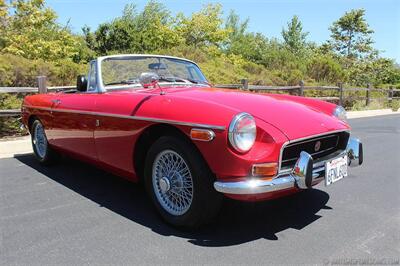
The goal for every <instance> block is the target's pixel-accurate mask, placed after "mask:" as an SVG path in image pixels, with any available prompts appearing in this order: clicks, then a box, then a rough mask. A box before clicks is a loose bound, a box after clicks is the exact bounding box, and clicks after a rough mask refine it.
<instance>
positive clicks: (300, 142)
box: [286, 133, 338, 147]
mask: <svg viewBox="0 0 400 266" xmlns="http://www.w3.org/2000/svg"><path fill="white" fill-rule="evenodd" d="M332 134H334V133H332ZM329 135H330V134H327V135H326V136H325V135H323V136H320V137H310V138H307V139H305V140H302V141H294V142H292V143H290V144H288V145H287V146H286V147H288V146H292V145H298V144H303V143H307V142H310V141H315V140H319V139H324V138H326V137H329ZM332 137H337V136H335V135H332ZM337 142H338V141H336V144H337Z"/></svg>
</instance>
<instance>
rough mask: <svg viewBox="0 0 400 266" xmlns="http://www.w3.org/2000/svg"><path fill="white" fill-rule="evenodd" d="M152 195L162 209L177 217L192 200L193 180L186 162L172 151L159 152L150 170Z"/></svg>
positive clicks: (187, 208) (185, 210)
mask: <svg viewBox="0 0 400 266" xmlns="http://www.w3.org/2000/svg"><path fill="white" fill-rule="evenodd" d="M152 183H153V188H154V193H155V195H156V197H157V200H158V202H159V203H160V205H161V206H162V208H163V209H164V210H165V211H167V212H168V213H170V214H172V215H175V216H179V215H183V214H185V213H186V212H187V211H188V210H189V208H190V206H191V204H192V200H193V192H194V191H193V179H192V174H191V172H190V169H189V166H188V165H187V163H186V161H185V160H184V159H183V158H182V157H181V156H180V155H179V154H178V153H176V152H175V151H173V150H164V151H162V152H160V153H159V154H158V155H157V156H156V158H155V160H154V162H153V169H152Z"/></svg>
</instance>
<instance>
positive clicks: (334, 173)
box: [325, 155, 347, 186]
mask: <svg viewBox="0 0 400 266" xmlns="http://www.w3.org/2000/svg"><path fill="white" fill-rule="evenodd" d="M345 176H347V155H345V156H343V157H339V158H335V159H333V160H331V161H329V162H326V163H325V185H326V186H329V185H330V184H332V183H335V182H336V181H338V180H340V179H342V178H343V177H345Z"/></svg>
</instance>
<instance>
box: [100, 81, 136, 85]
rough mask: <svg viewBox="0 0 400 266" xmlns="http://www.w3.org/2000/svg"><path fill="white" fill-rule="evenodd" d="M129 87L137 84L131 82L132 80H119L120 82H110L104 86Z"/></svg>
mask: <svg viewBox="0 0 400 266" xmlns="http://www.w3.org/2000/svg"><path fill="white" fill-rule="evenodd" d="M119 84H122V85H131V84H137V82H136V81H132V80H120V81H114V82H110V83H107V84H105V85H106V86H110V85H119Z"/></svg>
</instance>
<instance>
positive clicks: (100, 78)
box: [96, 54, 207, 93]
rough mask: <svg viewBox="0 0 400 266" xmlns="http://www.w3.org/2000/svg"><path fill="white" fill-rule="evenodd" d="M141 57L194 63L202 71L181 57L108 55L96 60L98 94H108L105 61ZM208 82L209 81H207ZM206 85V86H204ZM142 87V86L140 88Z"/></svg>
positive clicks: (121, 87) (120, 87)
mask: <svg viewBox="0 0 400 266" xmlns="http://www.w3.org/2000/svg"><path fill="white" fill-rule="evenodd" d="M139 57H154V58H166V59H175V60H181V61H186V62H189V63H192V64H193V65H195V66H196V67H197V68H198V69H199V70H200V71H201V68H200V67H199V65H198V64H196V63H195V62H193V61H191V60H188V59H185V58H180V57H175V56H168V55H152V54H118V55H108V56H101V57H98V58H97V59H96V66H97V90H98V92H100V93H101V92H106V91H107V89H106V86H105V85H104V83H103V75H102V63H103V61H104V60H108V59H126V58H139ZM203 76H204V74H203ZM206 81H207V80H206ZM179 85H184V84H183V83H180V84H179ZM191 85H199V84H191ZM202 85H205V84H202ZM132 86H134V84H133V85H129V86H126V85H124V86H116V87H115V89H123V88H126V87H132ZM138 87H141V86H138Z"/></svg>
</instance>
